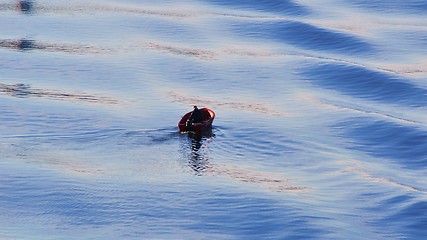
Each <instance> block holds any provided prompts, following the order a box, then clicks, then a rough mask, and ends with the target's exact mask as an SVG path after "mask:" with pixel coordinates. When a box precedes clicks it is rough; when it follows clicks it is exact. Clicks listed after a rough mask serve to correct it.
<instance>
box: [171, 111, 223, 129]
mask: <svg viewBox="0 0 427 240" xmlns="http://www.w3.org/2000/svg"><path fill="white" fill-rule="evenodd" d="M191 113H192V112H188V113H186V114H185V115H184V116H183V117H182V118H181V121H179V123H178V127H179V131H180V132H195V133H203V132H204V131H206V130H208V129H209V128H211V127H212V122H213V120H214V118H215V113H214V111H212V110H211V109H209V108H202V109H200V113H201V117H202V121H201V122H200V123H191V124H187V120H188V119H189V118H190V116H191Z"/></svg>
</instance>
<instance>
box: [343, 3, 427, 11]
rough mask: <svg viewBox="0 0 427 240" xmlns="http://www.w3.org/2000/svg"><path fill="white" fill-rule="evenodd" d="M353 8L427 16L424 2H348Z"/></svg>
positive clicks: (426, 6)
mask: <svg viewBox="0 0 427 240" xmlns="http://www.w3.org/2000/svg"><path fill="white" fill-rule="evenodd" d="M349 4H350V5H351V6H353V7H358V8H361V9H365V10H369V11H372V12H376V13H378V14H380V13H412V14H427V2H426V1H424V0H409V1H399V0H390V1H386V2H385V1H382V0H356V1H349Z"/></svg>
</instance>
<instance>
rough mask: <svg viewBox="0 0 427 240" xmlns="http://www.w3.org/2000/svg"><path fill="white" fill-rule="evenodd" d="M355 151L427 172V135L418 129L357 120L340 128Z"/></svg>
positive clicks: (416, 127) (344, 123)
mask: <svg viewBox="0 0 427 240" xmlns="http://www.w3.org/2000/svg"><path fill="white" fill-rule="evenodd" d="M334 127H336V128H338V129H340V131H342V136H344V137H346V138H349V139H351V141H350V142H352V143H353V144H352V146H351V148H352V149H355V150H358V151H361V152H363V153H366V154H369V155H371V156H374V157H379V158H383V159H386V160H390V161H393V162H395V163H397V164H399V165H401V166H403V167H405V168H407V169H413V170H426V169H427V131H425V130H424V129H421V128H420V127H418V126H407V125H399V124H397V123H392V122H387V121H383V120H375V119H371V118H356V119H352V120H349V121H346V122H343V123H341V124H338V125H337V126H334Z"/></svg>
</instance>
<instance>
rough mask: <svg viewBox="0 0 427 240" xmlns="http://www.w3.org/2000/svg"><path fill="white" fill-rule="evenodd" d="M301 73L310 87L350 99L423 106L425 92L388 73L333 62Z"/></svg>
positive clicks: (426, 97)
mask: <svg viewBox="0 0 427 240" xmlns="http://www.w3.org/2000/svg"><path fill="white" fill-rule="evenodd" d="M301 72H302V75H303V76H305V77H306V79H307V80H309V81H310V82H311V83H313V84H314V85H318V86H321V87H324V88H326V89H331V90H335V91H338V92H340V93H343V94H345V95H349V96H352V97H357V98H362V99H368V100H371V101H378V102H381V103H386V104H394V105H395V104H398V105H403V106H409V107H425V106H426V104H427V89H425V88H422V87H419V86H417V85H415V84H413V83H412V82H411V80H410V79H405V78H403V77H401V76H398V75H394V74H391V73H385V72H380V71H374V70H370V69H367V68H364V67H362V66H354V65H353V66H352V65H343V64H334V63H323V64H319V65H316V66H312V67H307V68H305V69H303V70H302V71H301Z"/></svg>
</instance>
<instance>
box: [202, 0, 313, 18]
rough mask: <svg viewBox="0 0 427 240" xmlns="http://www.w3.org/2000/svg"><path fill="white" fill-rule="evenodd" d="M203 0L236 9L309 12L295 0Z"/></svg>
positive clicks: (283, 12)
mask: <svg viewBox="0 0 427 240" xmlns="http://www.w3.org/2000/svg"><path fill="white" fill-rule="evenodd" d="M204 1H205V2H209V3H212V4H214V5H220V6H225V7H227V8H230V7H233V8H236V9H242V8H243V9H249V10H256V11H262V12H272V13H279V14H287V15H298V16H301V15H307V14H309V13H310V10H309V9H308V8H307V7H305V6H304V5H301V4H298V3H296V2H295V1H291V0H280V1H277V0H260V1H251V0H237V1H227V0H204Z"/></svg>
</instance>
